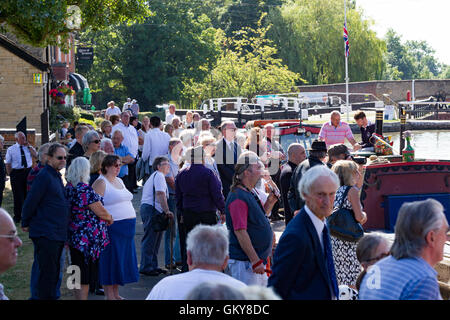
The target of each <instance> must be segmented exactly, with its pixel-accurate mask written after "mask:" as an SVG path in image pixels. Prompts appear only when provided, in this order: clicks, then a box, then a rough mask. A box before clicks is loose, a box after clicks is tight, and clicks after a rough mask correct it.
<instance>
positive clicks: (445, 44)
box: [349, 0, 450, 65]
mask: <svg viewBox="0 0 450 320" xmlns="http://www.w3.org/2000/svg"><path fill="white" fill-rule="evenodd" d="M356 5H357V6H358V7H361V8H363V10H364V16H365V17H370V18H372V19H373V20H374V21H375V24H374V25H373V27H372V29H373V30H374V31H376V32H377V35H378V37H380V38H382V37H384V35H385V34H386V31H387V30H388V29H389V28H392V29H394V30H395V31H396V32H397V33H398V34H399V35H401V36H402V41H406V40H426V41H427V42H428V43H429V45H430V46H431V47H432V48H433V49H434V50H435V51H436V53H435V56H436V58H437V59H438V60H439V61H440V62H443V63H446V64H449V65H450V35H449V31H450V0H356ZM349 29H350V26H349ZM350 46H351V34H350ZM350 50H351V49H350Z"/></svg>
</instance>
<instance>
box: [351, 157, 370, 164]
mask: <svg viewBox="0 0 450 320" xmlns="http://www.w3.org/2000/svg"><path fill="white" fill-rule="evenodd" d="M351 158H352V160H353V161H354V162H356V163H357V164H366V163H367V158H366V157H354V156H351Z"/></svg>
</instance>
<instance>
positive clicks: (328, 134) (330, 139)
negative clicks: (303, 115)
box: [319, 110, 361, 150]
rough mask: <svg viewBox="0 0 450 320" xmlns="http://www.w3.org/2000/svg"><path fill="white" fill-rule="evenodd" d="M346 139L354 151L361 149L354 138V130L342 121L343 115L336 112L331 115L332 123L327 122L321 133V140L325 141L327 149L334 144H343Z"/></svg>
mask: <svg viewBox="0 0 450 320" xmlns="http://www.w3.org/2000/svg"><path fill="white" fill-rule="evenodd" d="M345 139H347V140H348V142H350V143H351V145H352V146H353V150H359V149H361V145H360V144H358V143H357V142H356V140H355V138H354V137H353V133H352V129H350V126H349V125H348V123H347V122H344V121H341V114H340V113H339V111H337V110H334V111H333V112H331V115H330V122H325V123H324V124H323V125H322V128H321V129H320V132H319V140H321V141H325V143H326V145H327V149H328V148H329V147H330V146H331V145H333V144H343V143H344V142H345Z"/></svg>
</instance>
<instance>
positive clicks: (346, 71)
mask: <svg viewBox="0 0 450 320" xmlns="http://www.w3.org/2000/svg"><path fill="white" fill-rule="evenodd" d="M344 21H345V24H344V25H345V27H346V28H347V0H344ZM347 32H348V28H347ZM344 55H345V96H346V104H345V108H346V109H347V122H349V121H350V116H349V111H348V109H349V107H348V106H349V105H348V102H349V98H348V97H349V95H348V80H349V79H348V55H347V46H346V43H345V41H344Z"/></svg>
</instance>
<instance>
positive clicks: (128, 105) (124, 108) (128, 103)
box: [122, 102, 131, 111]
mask: <svg viewBox="0 0 450 320" xmlns="http://www.w3.org/2000/svg"><path fill="white" fill-rule="evenodd" d="M129 107H131V102H125V103H124V104H123V108H122V111H125V110H127V109H128V108H129Z"/></svg>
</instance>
